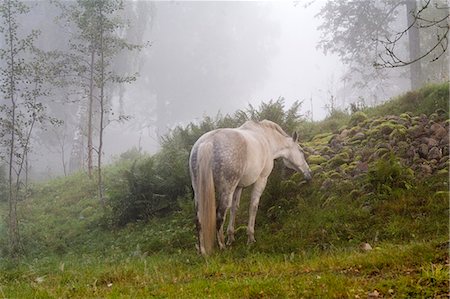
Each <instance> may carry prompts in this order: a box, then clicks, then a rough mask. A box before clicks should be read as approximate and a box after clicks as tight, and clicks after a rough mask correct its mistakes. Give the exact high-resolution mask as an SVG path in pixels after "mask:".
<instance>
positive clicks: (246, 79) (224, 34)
mask: <svg viewBox="0 0 450 299" xmlns="http://www.w3.org/2000/svg"><path fill="white" fill-rule="evenodd" d="M321 5H322V3H321V1H317V2H315V3H313V4H312V5H309V6H308V7H306V8H305V7H304V6H303V5H298V4H296V3H294V2H158V3H156V4H155V5H154V6H153V7H152V9H153V11H154V15H153V18H154V19H152V24H151V27H150V28H148V30H147V31H146V32H145V35H144V37H143V39H144V40H148V41H150V44H151V46H150V47H148V48H147V49H146V50H145V51H144V52H145V53H144V54H142V53H141V54H140V55H141V57H142V56H144V58H142V65H141V66H140V67H141V69H140V71H139V72H140V78H139V79H138V82H136V84H134V85H132V86H130V87H127V91H126V95H125V98H127V100H125V102H127V101H136V100H137V99H139V100H138V102H139V105H137V106H134V107H128V108H126V113H128V114H130V115H132V119H131V120H130V122H129V123H127V124H121V125H118V124H117V125H114V126H113V127H111V128H108V132H107V146H106V148H107V151H106V155H107V156H108V157H113V156H114V155H117V154H118V153H121V152H123V151H125V150H127V149H128V148H129V147H130V146H131V145H135V146H137V147H138V146H140V147H142V148H143V149H145V150H146V151H149V152H152V151H156V150H157V148H158V134H164V133H165V132H167V130H168V129H170V128H171V127H172V126H174V125H176V124H186V123H188V122H190V121H196V120H199V119H201V118H202V117H203V116H205V115H210V116H215V115H216V114H217V113H218V112H221V113H222V114H226V113H232V112H234V111H236V110H237V109H244V108H245V107H247V106H248V105H249V104H252V105H254V106H258V105H259V104H260V103H261V102H267V101H269V100H271V99H274V100H276V99H278V98H279V97H284V98H285V103H286V106H290V105H291V104H292V103H293V102H294V101H296V100H300V101H303V105H302V113H304V114H305V115H306V114H308V115H310V116H311V113H310V111H312V117H313V119H314V120H319V119H322V118H324V117H325V116H326V111H325V109H324V105H325V104H326V101H327V99H328V97H329V96H330V93H332V92H333V89H335V88H336V84H337V80H338V79H339V77H340V76H341V74H342V69H343V67H342V65H341V64H340V62H339V60H338V58H337V57H336V56H333V55H328V56H326V55H324V54H323V53H322V52H321V51H319V50H318V49H317V48H316V47H317V42H318V39H319V33H318V32H317V27H318V25H319V19H318V18H316V17H315V15H316V14H317V13H318V11H319V9H320V7H321ZM131 97H132V98H134V99H130V98H131ZM311 99H312V101H311ZM158 100H159V101H163V102H164V104H163V107H161V108H160V109H159V111H158V107H157V102H158ZM160 105H162V104H161V103H160ZM157 112H159V113H160V114H161V113H163V114H164V115H157ZM143 114H144V115H143ZM158 118H159V120H158ZM119 136H120V138H119V139H120V140H126V142H121V143H120V144H117V142H116V141H117V138H118V137H119Z"/></svg>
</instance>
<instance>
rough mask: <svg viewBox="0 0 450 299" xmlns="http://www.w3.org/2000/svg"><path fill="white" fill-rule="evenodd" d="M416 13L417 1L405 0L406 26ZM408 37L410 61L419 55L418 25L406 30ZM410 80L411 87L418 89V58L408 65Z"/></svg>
mask: <svg viewBox="0 0 450 299" xmlns="http://www.w3.org/2000/svg"><path fill="white" fill-rule="evenodd" d="M416 13H417V2H416V0H407V1H406V17H407V21H408V27H409V26H411V24H413V23H414V22H416ZM408 38H409V59H410V61H414V60H416V59H418V58H419V57H420V36H419V25H418V24H417V22H416V24H414V25H413V26H412V27H411V28H410V29H409V30H408ZM410 72H411V74H410V80H411V89H412V90H414V89H418V88H420V87H421V85H422V65H421V63H420V60H418V61H416V62H414V63H412V64H411V65H410Z"/></svg>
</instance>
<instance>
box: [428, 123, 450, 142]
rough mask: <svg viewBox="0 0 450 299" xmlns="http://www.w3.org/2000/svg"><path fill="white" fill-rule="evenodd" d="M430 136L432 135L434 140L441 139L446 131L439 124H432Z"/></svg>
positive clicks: (445, 134)
mask: <svg viewBox="0 0 450 299" xmlns="http://www.w3.org/2000/svg"><path fill="white" fill-rule="evenodd" d="M430 131H431V135H433V136H434V137H435V138H436V139H441V138H443V137H444V136H447V135H448V133H447V130H446V129H445V128H444V127H443V126H442V125H441V124H439V123H434V124H432V125H431V127H430Z"/></svg>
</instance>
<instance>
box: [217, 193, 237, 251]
mask: <svg viewBox="0 0 450 299" xmlns="http://www.w3.org/2000/svg"><path fill="white" fill-rule="evenodd" d="M232 190H234V188H232ZM232 199H233V192H230V191H228V192H222V193H220V195H219V204H218V207H217V212H216V215H217V218H216V219H217V220H216V221H217V241H218V243H219V248H220V249H224V248H225V236H224V233H223V226H224V223H225V217H226V214H227V211H228V209H229V208H230V206H231V201H232Z"/></svg>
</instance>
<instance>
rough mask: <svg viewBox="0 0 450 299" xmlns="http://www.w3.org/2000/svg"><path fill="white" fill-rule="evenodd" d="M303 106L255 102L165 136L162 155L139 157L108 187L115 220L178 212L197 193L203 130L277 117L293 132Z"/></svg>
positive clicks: (273, 182)
mask: <svg viewBox="0 0 450 299" xmlns="http://www.w3.org/2000/svg"><path fill="white" fill-rule="evenodd" d="M299 109H300V102H295V103H294V104H293V105H292V106H291V107H290V108H289V109H287V110H285V107H284V99H282V98H280V99H278V100H277V101H269V102H268V103H263V104H261V106H260V107H259V108H258V109H256V108H254V107H253V106H251V105H250V106H249V107H248V108H247V109H246V110H241V111H238V112H236V113H235V114H234V115H233V116H230V115H225V116H222V115H220V114H218V115H217V116H216V118H215V119H213V118H211V117H205V118H204V119H203V120H202V121H201V122H200V123H199V124H195V123H190V124H189V125H187V126H186V127H181V126H178V127H176V128H175V129H173V130H172V131H171V132H170V133H169V134H167V135H166V136H163V137H162V139H161V150H160V151H159V152H158V153H157V154H155V155H154V156H152V157H150V158H144V159H137V160H136V161H135V162H134V163H133V165H132V166H131V167H129V168H127V166H126V167H125V169H124V170H123V171H122V172H121V173H119V176H120V177H121V179H119V180H114V183H113V184H112V185H111V186H110V187H109V196H110V203H109V204H110V205H111V207H112V215H111V219H112V221H113V222H114V223H115V224H118V225H125V224H127V223H129V222H133V221H137V220H147V219H149V218H151V217H153V216H155V215H159V216H161V215H167V214H168V213H171V212H173V211H177V210H179V209H180V206H179V204H180V203H179V199H180V198H186V197H191V195H192V191H191V181H190V177H189V171H188V160H189V153H190V150H191V148H192V146H193V145H194V143H195V141H196V140H197V139H198V138H199V137H200V136H201V135H202V134H204V133H206V132H208V131H211V130H214V129H217V128H223V127H237V126H239V125H241V124H242V123H244V122H245V121H246V120H255V121H258V120H262V119H269V120H272V121H276V122H277V123H279V124H280V125H281V126H282V127H283V128H284V129H285V130H286V131H287V132H293V131H295V130H296V128H298V127H299V125H300V124H301V123H302V118H301V115H300V114H299ZM129 155H130V154H126V155H125V157H128V156H129ZM278 185H279V184H278V183H277V181H276V179H275V178H272V179H271V180H270V181H269V186H278ZM274 188H275V187H274Z"/></svg>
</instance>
